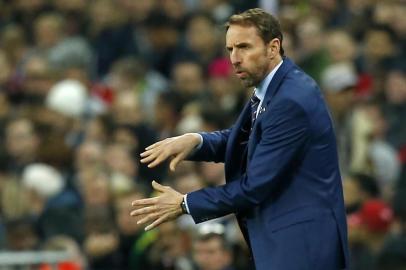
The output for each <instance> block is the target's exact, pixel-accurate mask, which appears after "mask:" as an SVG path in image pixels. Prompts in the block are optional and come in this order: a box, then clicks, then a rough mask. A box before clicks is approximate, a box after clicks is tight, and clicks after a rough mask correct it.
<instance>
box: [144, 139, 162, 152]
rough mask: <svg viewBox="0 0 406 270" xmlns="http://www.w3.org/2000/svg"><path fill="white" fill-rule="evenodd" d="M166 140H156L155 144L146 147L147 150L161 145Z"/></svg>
mask: <svg viewBox="0 0 406 270" xmlns="http://www.w3.org/2000/svg"><path fill="white" fill-rule="evenodd" d="M165 140H166V139H165ZM165 140H162V141H159V142H156V143H154V144H151V145H150V146H148V147H146V148H145V150H151V149H153V148H155V147H157V146H160V145H161V144H162V143H163V142H164V141H165Z"/></svg>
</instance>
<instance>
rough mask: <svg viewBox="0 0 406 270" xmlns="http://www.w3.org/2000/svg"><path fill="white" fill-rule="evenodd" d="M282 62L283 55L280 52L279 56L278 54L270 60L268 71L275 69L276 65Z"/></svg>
mask: <svg viewBox="0 0 406 270" xmlns="http://www.w3.org/2000/svg"><path fill="white" fill-rule="evenodd" d="M280 62H282V56H281V55H280V54H278V56H276V57H275V58H273V59H271V61H269V66H268V73H269V72H271V71H272V70H274V69H275V67H276V66H277V65H279V63H280Z"/></svg>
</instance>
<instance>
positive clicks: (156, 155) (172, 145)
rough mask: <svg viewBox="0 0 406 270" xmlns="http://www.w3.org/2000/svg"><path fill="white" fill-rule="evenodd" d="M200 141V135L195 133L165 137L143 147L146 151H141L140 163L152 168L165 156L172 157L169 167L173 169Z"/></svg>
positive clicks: (165, 157)
mask: <svg viewBox="0 0 406 270" xmlns="http://www.w3.org/2000/svg"><path fill="white" fill-rule="evenodd" d="M200 142H201V137H200V135H199V134H197V133H187V134H184V135H181V136H177V137H172V138H167V139H165V140H162V141H159V142H156V143H154V144H152V145H150V146H148V147H147V148H145V150H146V151H145V152H143V153H141V163H147V164H148V167H149V168H153V167H155V166H157V165H158V164H160V163H161V162H163V161H165V160H166V159H167V158H172V160H171V162H170V163H169V168H170V170H171V171H175V168H176V166H177V165H178V163H179V162H180V161H182V160H184V159H185V158H186V157H187V156H188V155H189V154H190V153H191V152H192V151H193V150H194V149H195V148H196V146H198V145H199V144H200Z"/></svg>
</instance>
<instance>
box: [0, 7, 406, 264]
mask: <svg viewBox="0 0 406 270" xmlns="http://www.w3.org/2000/svg"><path fill="white" fill-rule="evenodd" d="M252 7H262V8H264V9H266V10H267V11H269V12H271V13H272V14H274V15H275V16H277V17H278V18H279V19H280V21H281V24H282V28H283V30H284V40H283V46H284V48H285V52H286V55H287V56H288V57H290V58H291V59H293V60H294V61H295V62H296V63H297V64H298V65H299V66H300V67H301V68H302V69H304V70H305V71H306V72H307V73H309V74H310V75H311V76H312V77H313V78H314V79H315V80H316V81H317V82H318V83H319V85H320V87H321V90H322V92H323V94H324V96H325V98H326V100H327V102H328V104H329V106H330V110H331V113H332V117H333V119H334V122H335V128H336V133H337V141H338V147H339V155H340V163H341V164H340V166H341V170H342V175H343V184H344V193H345V202H346V207H347V213H348V226H349V240H350V249H351V269H356V270H357V269H360V270H361V269H365V270H371V269H385V270H391V269H396V270H400V269H406V170H405V168H406V165H405V164H406V120H405V119H406V57H405V52H406V2H405V1H401V0H386V1H384V0H379V1H378V0H337V1H335V0H309V1H304V0H262V1H261V0H257V1H255V0H250V1H243V0H228V1H227V0H142V1H141V0H69V1H67V0H0V140H1V144H0V249H1V252H0V269H40V270H45V269H61V270H62V269H63V270H68V269H69V270H79V269H89V270H97V269H123V270H125V269H140V270H149V269H153V270H161V269H168V270H169V269H175V270H192V269H201V270H226V269H228V270H247V269H252V268H251V266H250V264H249V260H248V257H249V254H248V251H247V247H246V245H245V244H244V241H243V239H242V236H241V234H240V232H239V230H238V228H237V226H236V223H235V220H234V218H233V217H232V216H228V217H224V218H221V219H217V220H214V221H210V222H207V223H205V224H202V225H199V226H195V225H194V224H193V221H192V220H191V218H190V217H188V216H183V217H182V218H181V219H179V220H177V221H175V222H169V223H166V224H164V225H162V226H161V227H160V228H158V229H155V230H153V231H150V232H144V231H143V228H140V227H138V226H137V225H136V222H135V220H134V219H133V218H131V217H130V216H129V212H130V210H131V209H130V204H131V201H132V200H134V199H137V198H142V197H146V196H150V195H152V194H151V192H152V190H151V185H150V183H151V181H152V180H153V179H156V180H158V181H160V182H161V183H165V184H168V185H171V186H172V187H174V188H175V189H177V190H179V191H180V192H182V193H186V192H189V191H192V190H195V189H198V188H201V187H205V186H215V185H219V184H222V183H224V173H223V165H222V164H214V163H190V162H184V163H183V164H181V166H179V167H178V169H177V171H176V173H169V171H168V168H167V164H164V165H162V166H160V167H157V168H156V169H152V170H150V169H147V168H146V167H145V166H143V165H141V164H140V163H139V154H140V152H142V151H143V149H144V148H145V147H146V146H148V145H149V144H151V143H153V142H155V141H156V140H160V139H164V138H166V137H168V136H174V135H178V134H182V133H185V132H193V131H213V130H217V129H223V128H227V127H229V126H230V125H232V123H233V121H234V120H235V119H236V117H237V116H238V114H239V111H240V110H241V108H242V106H243V105H244V102H246V100H247V97H248V96H249V95H250V93H251V92H250V91H247V89H243V88H242V87H241V85H240V84H239V82H238V81H237V79H236V78H235V77H234V75H233V72H232V68H231V67H230V64H229V61H228V59H227V54H226V52H225V49H224V26H223V25H224V22H225V21H226V20H227V18H228V17H229V16H230V15H231V14H233V13H235V12H240V11H244V10H246V9H248V8H252ZM402 119H403V120H402Z"/></svg>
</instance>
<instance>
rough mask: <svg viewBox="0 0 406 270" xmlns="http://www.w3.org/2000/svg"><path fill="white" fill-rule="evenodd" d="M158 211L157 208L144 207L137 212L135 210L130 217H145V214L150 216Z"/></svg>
mask: <svg viewBox="0 0 406 270" xmlns="http://www.w3.org/2000/svg"><path fill="white" fill-rule="evenodd" d="M155 211H156V206H155V205H153V206H147V207H143V208H140V209H137V210H133V211H132V212H131V213H130V215H131V216H138V215H145V214H150V213H153V212H155Z"/></svg>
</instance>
